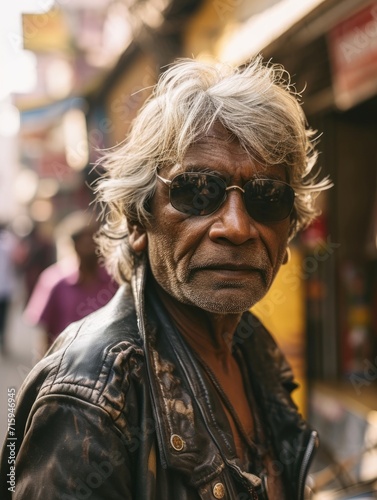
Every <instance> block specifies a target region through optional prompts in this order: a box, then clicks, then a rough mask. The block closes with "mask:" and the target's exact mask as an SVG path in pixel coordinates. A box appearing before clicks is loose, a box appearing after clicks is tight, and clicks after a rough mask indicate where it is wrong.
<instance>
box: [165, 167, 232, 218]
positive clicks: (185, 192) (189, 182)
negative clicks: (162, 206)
mask: <svg viewBox="0 0 377 500" xmlns="http://www.w3.org/2000/svg"><path fill="white" fill-rule="evenodd" d="M225 189H226V184H225V181H224V180H223V179H221V177H217V176H215V175H211V174H200V173H198V174H196V173H191V172H189V173H186V174H180V175H177V176H176V177H174V179H173V180H172V183H171V185H170V203H171V204H172V205H173V207H174V208H175V209H177V210H179V211H180V212H183V213H184V214H189V215H208V214H211V213H213V212H214V211H215V210H217V209H218V208H219V206H220V205H221V203H222V202H223V200H224V197H225Z"/></svg>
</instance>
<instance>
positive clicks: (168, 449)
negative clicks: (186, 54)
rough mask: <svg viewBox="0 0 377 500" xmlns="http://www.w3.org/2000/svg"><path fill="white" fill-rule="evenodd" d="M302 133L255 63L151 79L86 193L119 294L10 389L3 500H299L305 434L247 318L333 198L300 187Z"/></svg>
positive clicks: (284, 94)
mask: <svg viewBox="0 0 377 500" xmlns="http://www.w3.org/2000/svg"><path fill="white" fill-rule="evenodd" d="M311 136H312V132H310V131H308V130H306V129H305V118H304V115H303V113H302V110H301V108H300V105H299V104H298V102H297V100H296V97H295V95H294V93H293V92H291V90H290V86H289V84H288V83H287V82H286V81H285V80H284V72H283V71H282V70H281V69H280V68H278V67H274V66H270V67H265V66H263V65H262V63H261V61H260V60H259V59H258V60H256V61H255V62H253V63H252V64H250V65H249V66H248V67H247V68H244V69H242V70H237V69H232V68H230V67H227V66H214V65H211V64H207V63H200V62H196V61H191V60H189V61H182V62H180V63H178V64H177V65H175V66H172V67H171V68H170V69H169V70H168V71H167V72H166V73H165V74H164V75H163V77H162V78H161V80H160V82H159V83H158V85H157V86H156V88H155V91H154V93H153V95H152V97H151V99H149V101H148V102H147V103H146V105H145V106H144V108H143V110H142V111H141V112H140V113H139V116H138V117H137V118H136V120H135V122H134V125H133V128H132V131H131V133H130V135H129V137H128V139H127V142H125V143H124V144H123V145H122V146H121V147H120V148H119V149H117V150H115V151H113V152H112V153H110V155H109V156H108V157H107V159H106V160H105V162H104V164H105V167H106V169H107V174H106V175H105V177H104V178H103V179H102V180H101V182H100V183H99V185H98V187H97V190H98V197H99V200H100V201H101V203H102V204H103V205H104V214H105V217H106V224H105V226H104V230H103V231H102V233H101V234H100V235H99V236H98V240H99V242H100V244H101V250H102V252H103V253H104V255H105V256H106V258H107V263H108V268H109V270H110V272H111V273H112V275H113V276H114V277H115V278H116V279H117V280H118V282H120V283H122V284H123V285H122V286H121V288H120V289H119V291H118V293H117V294H116V296H115V297H114V299H113V300H112V301H111V302H110V303H109V304H108V305H107V306H105V307H104V308H102V309H101V310H99V311H97V312H95V313H93V314H92V315H90V316H89V317H87V318H86V319H85V320H82V321H80V322H78V323H74V324H72V325H71V326H70V327H68V329H67V330H66V331H65V333H64V334H63V335H61V336H60V337H59V338H58V340H57V341H56V342H55V344H54V345H53V347H52V348H51V349H50V351H49V353H48V354H47V356H46V357H45V358H44V359H43V360H42V361H41V362H40V363H39V364H38V365H37V366H36V368H35V369H34V370H33V371H32V372H31V374H30V376H29V377H28V379H27V381H26V383H25V384H24V386H23V388H22V389H21V391H20V393H19V395H18V403H17V411H16V426H15V427H16V431H15V432H16V437H17V440H16V441H14V443H15V448H16V449H15V457H14V464H15V488H14V498H15V499H17V500H18V499H28V500H29V499H33V500H34V499H37V498H40V499H43V500H56V499H57V498H60V499H67V500H68V499H86V498H89V499H106V500H107V499H109V500H110V499H111V500H117V499H122V500H124V499H132V500H152V499H154V500H199V499H202V500H210V499H228V500H247V499H253V500H256V499H270V500H272V499H273V500H284V499H286V500H300V499H303V498H304V490H305V478H306V475H307V471H308V468H309V465H310V462H311V459H312V456H313V452H314V449H315V447H316V442H317V436H316V433H315V432H314V431H312V430H311V429H310V428H309V427H308V426H307V424H306V423H305V422H304V421H303V419H302V418H301V416H300V415H299V414H298V413H297V410H296V407H295V405H294V404H293V402H292V400H291V397H290V392H291V391H292V390H293V389H294V388H295V383H294V382H293V377H292V373H291V370H290V368H289V366H288V365H287V363H286V361H285V359H284V357H283V356H282V354H281V353H280V351H279V349H278V347H277V346H276V344H275V342H274V340H273V339H272V337H271V336H270V334H269V333H268V332H267V331H266V329H265V328H264V327H263V325H262V324H260V322H259V321H258V320H257V319H256V318H255V317H254V316H253V315H252V314H251V313H250V312H248V309H249V308H250V307H251V306H253V305H254V304H255V303H257V302H258V301H259V300H260V299H261V298H262V297H263V296H264V295H265V294H266V292H267V290H268V289H269V287H270V286H271V284H272V282H273V280H274V278H275V276H276V274H277V272H278V270H279V267H280V266H281V264H284V263H285V262H286V261H287V259H288V250H287V244H288V241H289V239H290V238H292V236H293V235H294V234H295V233H296V231H297V230H298V229H300V228H301V227H303V226H304V225H306V224H307V223H308V222H309V221H310V220H311V219H312V218H313V217H314V215H315V210H314V207H313V201H314V198H315V195H316V194H317V193H318V192H319V191H321V190H323V189H326V188H327V187H328V186H329V182H328V181H327V180H326V179H325V180H324V181H322V182H317V183H316V181H315V178H314V177H313V175H311V174H310V172H311V169H312V166H313V164H314V162H315V156H316V155H315V153H314V149H313V145H312V143H311V140H310V139H311ZM8 442H12V441H8ZM8 451H9V449H8V448H6V447H5V448H4V451H3V466H2V478H3V486H2V492H3V493H2V498H4V499H5V498H10V493H9V484H10V483H9V482H8V484H7V483H6V479H5V478H6V477H7V476H6V474H8V473H9V468H10V467H11V466H12V465H8V463H9V462H8V457H9V452H8ZM8 477H9V476H8Z"/></svg>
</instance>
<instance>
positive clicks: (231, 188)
mask: <svg viewBox="0 0 377 500" xmlns="http://www.w3.org/2000/svg"><path fill="white" fill-rule="evenodd" d="M237 189H239V190H240V191H241V193H242V194H245V190H244V189H242V187H240V186H228V187H227V188H226V189H225V192H228V191H236V190H237Z"/></svg>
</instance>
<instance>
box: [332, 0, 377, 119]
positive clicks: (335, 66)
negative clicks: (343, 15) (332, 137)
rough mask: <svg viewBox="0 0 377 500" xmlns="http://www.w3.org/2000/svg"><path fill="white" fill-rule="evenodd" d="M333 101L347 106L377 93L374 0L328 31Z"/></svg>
mask: <svg viewBox="0 0 377 500" xmlns="http://www.w3.org/2000/svg"><path fill="white" fill-rule="evenodd" d="M328 45H329V52H330V61H331V68H332V76H333V89H334V98H335V103H336V105H337V106H338V107H339V108H340V109H344V110H345V109H349V108H351V107H352V106H354V105H355V104H358V103H359V102H361V101H363V100H365V99H368V98H369V97H371V96H373V95H375V94H376V93H377V2H376V1H375V2H373V3H371V4H370V5H368V6H367V7H365V8H363V9H361V10H359V11H358V12H356V13H355V14H353V15H352V16H350V17H349V18H347V19H346V20H344V21H342V22H340V23H339V24H337V25H336V26H335V27H334V28H333V29H332V30H331V31H330V32H329V34H328Z"/></svg>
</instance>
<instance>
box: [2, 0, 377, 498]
mask: <svg viewBox="0 0 377 500" xmlns="http://www.w3.org/2000/svg"><path fill="white" fill-rule="evenodd" d="M2 12H3V14H2V16H1V18H0V63H1V68H2V71H1V77H0V146H1V156H0V158H1V160H0V316H1V317H3V318H4V321H5V324H4V328H3V334H2V336H1V337H2V339H3V344H2V356H1V367H0V383H1V394H2V396H1V398H2V399H1V401H2V402H1V404H0V408H1V411H0V430H1V432H2V435H5V431H6V411H5V403H4V401H5V397H6V388H7V387H15V388H16V389H18V388H19V387H20V385H21V383H22V381H23V379H24V377H25V376H26V375H27V373H28V372H29V371H30V369H31V368H32V367H33V365H34V364H35V362H36V361H37V360H38V359H39V358H40V357H41V356H42V355H43V353H44V350H45V346H46V338H45V334H46V331H45V325H43V324H42V323H43V322H41V321H39V320H38V319H35V318H34V320H33V318H31V317H32V316H33V315H32V314H31V315H29V316H27V315H25V308H27V306H28V305H29V309H30V302H29V300H30V297H31V296H32V294H33V290H35V287H36V284H37V283H38V280H39V285H40V281H41V273H42V272H43V271H44V270H45V269H46V268H50V266H51V265H53V266H55V265H56V263H58V264H59V265H61V263H62V262H66V258H67V255H68V254H70V253H71V254H72V253H74V252H73V251H72V248H73V247H72V248H71V249H70V250H69V248H68V247H69V245H68V244H66V243H67V242H65V243H64V241H63V242H62V238H61V236H62V235H63V237H64V235H65V231H64V230H62V228H63V229H64V228H67V217H68V218H69V217H70V216H71V215H72V213H74V212H75V213H79V212H84V213H85V214H88V213H89V212H90V211H92V210H93V208H88V207H92V205H90V204H91V202H92V201H93V195H92V191H91V189H90V187H89V186H90V185H91V183H92V182H93V181H95V179H96V176H97V175H98V173H97V172H95V171H93V163H94V162H95V161H96V160H97V159H98V158H99V154H100V153H99V150H100V149H103V148H108V147H111V146H114V145H115V144H117V143H119V142H121V141H123V140H124V138H125V137H126V135H127V131H128V130H129V126H130V123H131V121H132V119H133V118H134V117H135V115H136V113H137V112H138V110H139V109H140V107H141V105H142V104H143V102H144V100H145V99H146V98H147V97H148V95H149V94H150V92H151V87H152V86H153V85H154V84H155V83H156V81H157V78H158V76H159V75H160V74H161V72H163V71H164V68H165V67H166V65H168V64H169V63H171V62H173V61H174V60H175V59H176V58H180V57H195V58H198V59H205V60H208V59H209V60H213V59H216V60H222V61H227V62H229V63H231V64H236V65H243V64H245V63H247V61H248V60H250V58H252V57H253V56H255V55H256V54H258V53H261V54H262V55H263V56H264V59H265V60H266V61H268V60H272V61H273V62H275V63H281V64H283V65H284V67H285V68H286V69H287V70H288V71H289V72H290V74H291V76H292V82H293V83H294V84H295V87H296V89H297V90H298V91H303V90H304V93H303V98H302V105H303V108H304V111H305V113H306V115H307V117H308V122H309V124H310V126H311V127H314V128H315V129H316V130H317V131H318V137H319V145H318V149H319V151H320V156H319V161H318V164H319V166H320V168H321V174H320V175H321V176H324V175H329V176H330V177H331V179H332V180H333V181H334V187H333V188H332V189H331V190H330V191H329V192H327V193H325V194H324V195H322V196H321V198H320V199H319V201H318V202H319V204H320V206H321V208H322V215H321V216H320V217H318V219H317V220H316V221H315V222H314V223H313V224H312V225H311V226H310V227H309V228H308V229H307V230H305V231H304V232H302V233H301V234H300V235H298V236H297V237H296V238H295V240H294V241H293V242H292V243H291V251H292V259H291V261H290V263H289V264H288V265H287V266H284V267H283V268H282V270H281V272H280V274H279V276H278V279H277V280H276V283H275V284H274V286H273V288H272V289H271V290H270V292H269V294H268V296H267V297H266V298H265V299H264V300H263V302H261V303H260V304H258V306H257V307H256V309H255V312H256V314H258V315H259V316H260V317H261V318H262V320H263V321H264V323H265V324H266V325H267V326H268V327H269V328H270V330H271V331H272V332H273V334H274V335H275V337H276V338H277V340H278V342H279V343H280V345H281V346H282V348H283V350H284V352H285V353H286V355H287V357H288V358H289V360H290V362H291V364H292V366H293V368H294V371H295V374H296V377H297V379H298V380H299V382H300V389H299V391H297V392H296V395H295V400H296V402H297V404H298V406H299V408H300V410H301V411H302V413H303V414H304V415H305V416H306V417H307V418H308V419H309V420H310V422H311V423H312V424H313V426H314V427H316V428H317V429H318V430H319V433H320V437H321V443H322V446H321V449H320V452H319V454H318V458H317V460H316V462H315V463H314V465H313V468H312V471H313V479H312V481H313V487H314V490H315V491H317V495H316V498H318V499H319V498H321V499H335V498H339V499H341V498H344V499H345V498H364V499H366V498H377V493H376V490H377V486H376V477H377V447H376V446H377V140H376V139H377V119H376V116H377V1H363V0H300V1H297V0H280V1H279V0H56V1H55V2H54V1H52V0H28V1H26V0H18V1H16V2H7V3H6V4H4V5H3V6H2ZM94 219H95V215H94ZM68 220H69V219H68ZM63 240H64V238H63ZM74 243H75V242H74ZM1 252H2V254H1ZM62 267H64V266H63V265H61V267H60V268H59V269H61V268H62ZM54 269H55V268H54ZM59 272H60V271H59ZM63 274H64V273H63V272H62V273H61V274H59V276H62V275H63ZM44 276H45V275H44ZM54 279H55V282H56V277H55V278H54ZM42 281H43V280H42ZM44 286H45V288H46V278H45V280H44ZM49 286H50V285H49ZM42 288H43V287H42ZM98 290H99V291H98ZM114 290H115V287H111V286H110V285H109V284H108V283H107V282H106V285H103V286H102V288H99V289H97V291H96V293H95V296H93V297H94V298H93V297H91V299H90V301H89V299H88V300H87V301H85V300H84V302H82V304H81V305H83V304H84V305H85V306H87V307H83V308H82V312H83V313H85V311H87V312H91V311H92V310H94V308H96V307H99V306H101V305H103V303H105V302H106V300H108V299H109V298H110V295H111V294H112V293H113V292H114ZM104 291H105V292H109V293H107V294H106V293H103V292H104ZM42 295H43V294H42ZM84 297H85V296H84ZM40 300H42V299H40ZM0 319H1V318H0ZM0 323H1V321H0ZM0 330H1V324H0ZM0 333H1V331H0ZM341 488H342V492H340V489H341Z"/></svg>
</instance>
